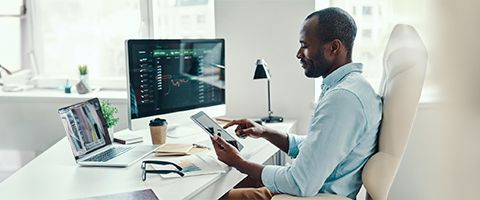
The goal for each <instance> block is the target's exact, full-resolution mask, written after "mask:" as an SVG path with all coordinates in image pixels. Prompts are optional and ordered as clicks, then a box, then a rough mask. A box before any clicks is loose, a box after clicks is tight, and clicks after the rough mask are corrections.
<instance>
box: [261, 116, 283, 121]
mask: <svg viewBox="0 0 480 200" xmlns="http://www.w3.org/2000/svg"><path fill="white" fill-rule="evenodd" d="M261 120H262V122H265V123H280V122H283V117H280V116H267V117H263V118H262V119H261Z"/></svg>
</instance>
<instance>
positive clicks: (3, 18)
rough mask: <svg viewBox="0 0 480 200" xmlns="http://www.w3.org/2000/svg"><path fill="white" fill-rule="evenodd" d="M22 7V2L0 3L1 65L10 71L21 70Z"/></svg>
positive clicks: (12, 0)
mask: <svg viewBox="0 0 480 200" xmlns="http://www.w3.org/2000/svg"><path fill="white" fill-rule="evenodd" d="M22 7H23V4H22V0H8V1H0V30H2V37H0V44H1V45H0V65H2V66H4V67H5V68H7V69H8V70H10V71H17V70H20V69H21V57H20V55H21V42H20V41H21V31H20V30H21V19H22V17H23V16H24V15H23V9H22ZM5 30H8V31H5ZM0 73H3V72H0Z"/></svg>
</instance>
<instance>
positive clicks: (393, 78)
mask: <svg viewBox="0 0 480 200" xmlns="http://www.w3.org/2000/svg"><path fill="white" fill-rule="evenodd" d="M427 57H428V56H427V51H426V48H425V46H424V44H423V42H422V40H421V38H420V36H419V35H418V33H417V32H416V31H415V29H414V28H413V27H412V26H410V25H405V24H398V25H396V26H395V28H394V29H393V31H392V33H391V35H390V39H389V41H388V44H387V47H386V49H385V54H384V57H383V75H382V82H381V85H380V90H379V94H380V95H381V96H382V97H383V119H382V124H381V127H380V132H379V146H378V152H377V153H375V154H374V155H373V156H372V157H371V158H370V160H368V162H367V163H366V165H365V166H364V168H363V171H362V181H363V185H364V186H365V188H366V190H367V196H366V198H365V199H366V200H372V199H373V200H386V199H387V197H388V192H389V190H390V187H391V186H392V183H393V179H394V178H395V175H396V173H397V170H398V167H399V165H400V161H401V159H402V156H403V153H404V152H405V148H406V146H407V142H408V138H409V135H410V133H411V130H412V126H413V121H414V119H415V114H416V112H417V107H418V102H419V99H420V93H421V92H422V86H423V82H424V79H425V71H426V65H427ZM320 195H325V196H315V197H294V196H290V195H285V194H282V195H276V196H274V197H273V198H272V199H274V200H287V199H288V200H295V199H315V200H344V199H348V198H346V197H341V196H336V195H327V194H320Z"/></svg>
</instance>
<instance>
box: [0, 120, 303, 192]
mask: <svg viewBox="0 0 480 200" xmlns="http://www.w3.org/2000/svg"><path fill="white" fill-rule="evenodd" d="M192 126H194V125H193V123H192ZM269 126H271V127H272V128H275V129H277V130H281V131H292V130H293V129H294V128H295V127H294V126H295V122H294V121H287V122H284V123H281V124H271V125H269ZM196 130H198V134H194V135H191V136H188V137H183V138H178V139H172V138H167V142H177V143H193V142H199V141H205V140H208V135H207V134H205V133H203V132H202V130H201V129H200V128H198V129H196ZM175 131H181V128H179V129H177V130H175ZM228 131H229V132H232V131H233V128H229V129H228ZM142 134H145V135H144V141H145V142H146V143H150V136H149V132H148V130H147V131H144V132H143V133H142ZM240 141H241V142H242V144H244V146H245V148H244V149H243V150H242V152H241V154H242V156H243V157H244V158H246V159H248V160H250V161H253V162H257V163H264V162H265V161H267V160H268V159H269V158H270V157H272V156H273V155H274V154H275V153H276V152H278V149H277V148H276V147H275V146H273V145H272V144H270V143H269V142H268V141H266V140H263V139H252V138H247V139H244V140H242V139H240ZM149 157H153V156H152V155H151V156H149ZM149 157H147V158H149ZM141 174H142V171H141V169H140V162H137V163H135V164H133V165H132V166H130V167H128V168H101V167H79V166H77V165H76V163H75V160H74V158H73V155H72V152H71V149H70V146H69V143H68V140H67V139H66V138H63V139H62V140H60V141H59V142H58V143H56V144H55V145H53V146H52V147H50V148H49V149H48V150H47V151H45V152H44V153H42V154H41V155H40V156H38V157H37V158H35V159H34V160H32V161H31V162H30V163H28V164H27V165H25V166H24V167H23V168H21V169H20V170H18V171H17V172H16V173H14V174H13V175H12V176H10V177H9V178H8V179H6V180H5V181H3V182H2V183H0V197H1V199H71V198H82V197H90V196H98V195H106V194H112V193H121V192H128V191H134V190H140V189H146V188H151V189H152V190H153V191H154V192H155V194H156V195H157V196H158V197H159V199H168V200H170V199H192V198H193V199H218V198H219V197H221V196H222V195H223V194H224V193H225V192H227V191H228V190H229V189H231V188H232V187H233V186H234V185H236V184H237V183H238V182H240V181H241V180H242V179H243V178H245V177H246V175H245V174H241V173H240V172H238V171H237V170H236V169H233V168H232V169H231V170H230V171H228V172H227V173H225V174H212V175H202V176H194V177H185V178H175V179H163V178H161V177H160V176H158V175H151V174H148V175H147V176H148V177H147V180H146V181H145V182H143V181H142V179H141Z"/></svg>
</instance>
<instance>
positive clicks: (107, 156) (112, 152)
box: [85, 147, 133, 162]
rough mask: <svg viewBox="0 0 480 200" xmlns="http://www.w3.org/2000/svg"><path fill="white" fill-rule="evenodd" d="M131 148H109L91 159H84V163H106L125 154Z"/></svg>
mask: <svg viewBox="0 0 480 200" xmlns="http://www.w3.org/2000/svg"><path fill="white" fill-rule="evenodd" d="M132 148H133V147H113V148H110V149H108V150H106V151H104V152H102V153H99V154H97V155H95V156H92V157H91V158H88V159H86V160H85V161H90V162H92V161H93V162H107V161H109V160H111V159H113V158H115V157H117V156H119V155H122V154H123V153H125V152H127V151H128V150H130V149H132Z"/></svg>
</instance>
